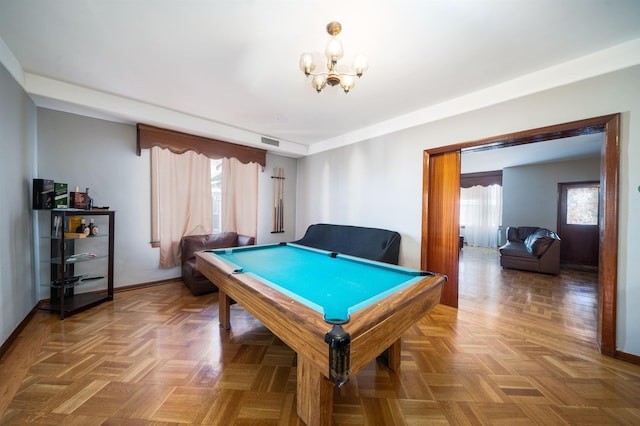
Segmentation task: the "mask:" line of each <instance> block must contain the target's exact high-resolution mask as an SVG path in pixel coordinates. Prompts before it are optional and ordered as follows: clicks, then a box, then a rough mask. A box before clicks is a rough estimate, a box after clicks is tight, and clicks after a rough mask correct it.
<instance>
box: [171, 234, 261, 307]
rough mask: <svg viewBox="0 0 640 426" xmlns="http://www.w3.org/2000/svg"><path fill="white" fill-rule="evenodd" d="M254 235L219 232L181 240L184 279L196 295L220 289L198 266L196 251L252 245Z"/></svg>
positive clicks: (191, 236) (186, 237)
mask: <svg viewBox="0 0 640 426" xmlns="http://www.w3.org/2000/svg"><path fill="white" fill-rule="evenodd" d="M255 241H256V240H255V238H254V237H247V236H246V235H238V234H237V233H235V232H222V233H219V234H207V235H189V236H185V237H182V239H181V240H180V250H181V253H182V280H183V281H184V284H185V285H186V286H187V287H188V288H189V290H191V293H193V295H194V296H199V295H201V294H206V293H211V292H214V291H218V287H216V286H215V285H214V284H213V283H212V282H211V281H209V280H208V279H207V277H205V276H204V275H202V274H201V273H200V271H198V269H197V268H196V252H197V251H202V250H211V249H218V248H225V247H239V246H250V245H254V244H255Z"/></svg>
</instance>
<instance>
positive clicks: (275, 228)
mask: <svg viewBox="0 0 640 426" xmlns="http://www.w3.org/2000/svg"><path fill="white" fill-rule="evenodd" d="M271 179H273V223H272V227H271V229H272V231H271V233H272V234H275V233H281V232H284V168H282V167H274V168H273V175H272V176H271Z"/></svg>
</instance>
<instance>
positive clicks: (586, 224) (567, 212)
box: [558, 182, 600, 268]
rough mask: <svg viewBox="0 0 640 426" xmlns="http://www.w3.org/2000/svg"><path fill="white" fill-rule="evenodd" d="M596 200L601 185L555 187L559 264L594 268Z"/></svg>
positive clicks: (594, 183)
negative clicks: (556, 190)
mask: <svg viewBox="0 0 640 426" xmlns="http://www.w3.org/2000/svg"><path fill="white" fill-rule="evenodd" d="M599 200H600V182H575V183H559V184H558V234H559V235H561V236H562V237H561V238H562V243H561V245H560V263H561V264H563V265H568V266H578V267H585V266H586V267H594V268H597V266H598V232H599V226H598V222H599V221H598V217H599V214H598V212H599V204H600V203H599Z"/></svg>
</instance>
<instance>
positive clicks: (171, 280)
mask: <svg viewBox="0 0 640 426" xmlns="http://www.w3.org/2000/svg"><path fill="white" fill-rule="evenodd" d="M177 282H182V277H177V278H167V279H165V280H158V281H149V282H146V283H141V284H133V285H126V286H122V287H115V288H114V289H113V292H114V293H122V292H125V291H133V290H138V289H141V288H147V287H155V286H158V285H165V284H173V283H177Z"/></svg>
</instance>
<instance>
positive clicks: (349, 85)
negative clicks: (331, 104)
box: [340, 74, 356, 93]
mask: <svg viewBox="0 0 640 426" xmlns="http://www.w3.org/2000/svg"><path fill="white" fill-rule="evenodd" d="M355 85H356V78H355V77H354V76H352V75H349V74H343V75H342V76H341V77H340V86H342V90H344V92H345V93H349V90H351V89H353V86H355Z"/></svg>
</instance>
